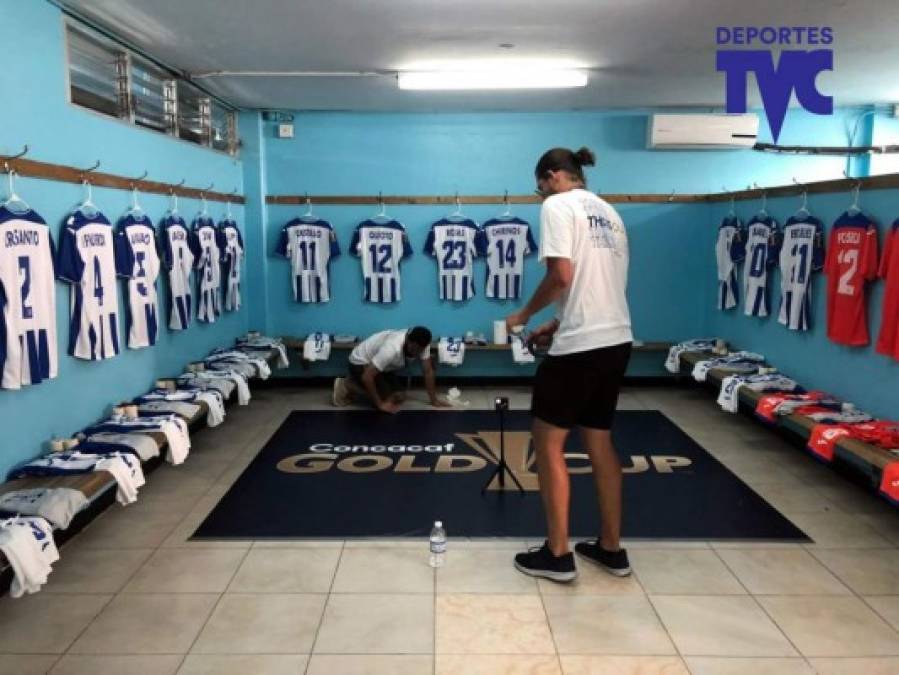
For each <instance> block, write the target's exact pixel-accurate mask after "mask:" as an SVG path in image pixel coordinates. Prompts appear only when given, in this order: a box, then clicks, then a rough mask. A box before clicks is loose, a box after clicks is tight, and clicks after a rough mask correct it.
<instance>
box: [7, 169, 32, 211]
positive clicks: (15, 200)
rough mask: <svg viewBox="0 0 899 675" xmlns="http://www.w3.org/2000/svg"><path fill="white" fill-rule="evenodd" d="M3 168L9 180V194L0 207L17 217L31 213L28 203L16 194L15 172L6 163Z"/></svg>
mask: <svg viewBox="0 0 899 675" xmlns="http://www.w3.org/2000/svg"><path fill="white" fill-rule="evenodd" d="M5 168H6V174H7V177H8V179H9V194H8V195H7V197H6V199H5V200H4V201H3V203H2V204H0V207H2V208H4V209H6V210H7V211H11V212H12V213H17V214H19V215H21V214H24V213H28V212H29V211H31V207H30V206H29V205H28V202H26V201H25V200H24V199H22V198H21V197H20V196H19V195H17V194H16V186H15V181H14V179H15V175H16V170H15V169H10V168H9V163H8V162H7V163H6V164H5Z"/></svg>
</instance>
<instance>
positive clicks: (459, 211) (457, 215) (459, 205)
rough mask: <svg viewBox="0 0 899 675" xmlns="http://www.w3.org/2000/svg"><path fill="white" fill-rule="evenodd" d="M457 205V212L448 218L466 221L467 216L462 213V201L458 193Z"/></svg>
mask: <svg viewBox="0 0 899 675" xmlns="http://www.w3.org/2000/svg"><path fill="white" fill-rule="evenodd" d="M455 203H456V210H455V211H453V212H452V213H451V214H449V215H448V216H447V218H450V219H454V220H460V219H461V220H464V219H465V214H464V213H462V201H461V200H460V199H459V193H458V192H456V197H455Z"/></svg>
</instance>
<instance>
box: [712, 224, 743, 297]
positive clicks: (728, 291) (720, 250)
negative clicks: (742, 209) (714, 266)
mask: <svg viewBox="0 0 899 675" xmlns="http://www.w3.org/2000/svg"><path fill="white" fill-rule="evenodd" d="M745 253H746V251H745V247H744V246H743V225H742V223H741V222H740V219H739V218H725V219H724V220H722V221H721V226H720V227H719V228H718V239H717V241H716V242H715V259H716V261H717V263H718V309H732V308H733V307H736V306H737V303H738V302H739V296H740V289H739V286H738V285H737V264H738V263H739V262H741V261H742V260H743V258H744V257H745Z"/></svg>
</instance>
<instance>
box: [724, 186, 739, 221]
mask: <svg viewBox="0 0 899 675" xmlns="http://www.w3.org/2000/svg"><path fill="white" fill-rule="evenodd" d="M721 189H722V190H723V191H724V194H730V211H728V212H727V216H725V217H726V218H729V219H731V220H732V219H734V218H736V217H737V209H736V205H735V198H734V195H733V193H732V192H728V190H727V186H725V185H722V186H721Z"/></svg>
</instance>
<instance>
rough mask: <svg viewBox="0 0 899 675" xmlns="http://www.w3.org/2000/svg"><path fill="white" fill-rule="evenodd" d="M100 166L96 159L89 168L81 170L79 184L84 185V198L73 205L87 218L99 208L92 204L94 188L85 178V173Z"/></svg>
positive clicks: (93, 215)
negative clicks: (76, 204)
mask: <svg viewBox="0 0 899 675" xmlns="http://www.w3.org/2000/svg"><path fill="white" fill-rule="evenodd" d="M99 167H100V160H99V159H98V160H97V161H96V162H94V165H93V166H92V167H90V168H89V169H85V170H84V171H82V172H81V184H82V185H83V186H84V200H83V201H82V202H81V203H80V204H79V205H78V206H76V207H75V212H76V213H82V214H83V215H84V216H86V217H87V218H93V217H95V216H96V215H97V214H98V213H100V210H99V209H98V208H97V205H96V204H94V188H93V186H92V185H91V182H90V181H89V180H88V179H87V174H89V173H90V172H91V171H96V170H97V169H98V168H99Z"/></svg>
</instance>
